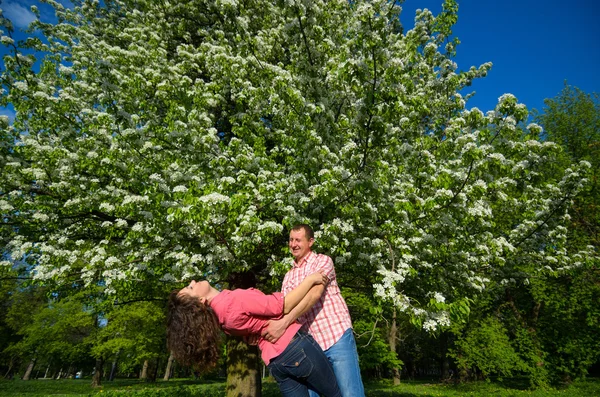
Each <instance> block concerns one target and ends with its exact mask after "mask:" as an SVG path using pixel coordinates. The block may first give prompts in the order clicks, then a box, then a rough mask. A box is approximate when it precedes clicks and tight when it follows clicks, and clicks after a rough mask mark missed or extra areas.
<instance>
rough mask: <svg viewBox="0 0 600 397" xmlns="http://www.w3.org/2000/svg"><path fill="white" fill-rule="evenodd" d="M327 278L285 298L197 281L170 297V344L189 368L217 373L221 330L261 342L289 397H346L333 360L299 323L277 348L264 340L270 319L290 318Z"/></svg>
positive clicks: (309, 280) (316, 277)
mask: <svg viewBox="0 0 600 397" xmlns="http://www.w3.org/2000/svg"><path fill="white" fill-rule="evenodd" d="M327 282H328V280H327V277H326V276H325V275H323V274H322V273H313V274H311V275H310V276H308V277H306V278H305V279H304V281H303V282H302V283H301V284H300V285H299V286H298V287H296V289H294V290H293V291H292V292H290V293H289V294H287V295H286V296H285V297H284V296H283V295H282V294H281V293H278V292H277V293H274V294H272V295H265V294H263V293H262V292H260V291H259V290H256V289H254V288H250V289H235V290H223V291H218V290H216V289H215V288H213V287H212V286H211V285H210V284H209V283H208V282H207V281H201V282H195V281H192V282H191V283H190V284H189V285H188V286H187V287H186V288H183V289H181V290H179V291H173V292H172V293H171V295H170V296H169V313H168V316H167V344H168V346H169V349H170V350H171V351H172V352H173V356H174V357H175V359H176V360H177V361H179V362H180V363H182V364H184V365H196V366H197V365H202V366H203V368H204V369H206V368H211V367H213V366H214V365H215V364H216V363H217V360H218V358H219V349H220V346H219V342H220V334H221V332H220V330H221V329H222V330H223V331H225V333H227V334H230V335H237V336H254V337H258V347H259V348H260V350H261V356H262V359H263V361H264V362H265V364H267V366H268V368H269V370H270V371H271V374H272V375H273V377H274V378H275V380H277V383H278V384H279V388H280V390H281V393H282V394H283V395H284V396H285V397H300V396H302V397H304V396H308V388H309V387H310V388H311V389H313V390H315V391H317V392H319V393H320V394H321V395H324V396H326V397H339V396H341V394H340V391H339V389H338V385H337V383H336V381H335V375H334V373H333V368H332V366H331V364H330V363H329V360H328V359H327V357H326V356H325V354H324V353H323V351H322V350H321V348H320V347H319V345H318V344H317V343H316V342H315V341H314V339H313V338H312V337H311V336H310V335H308V334H307V333H305V332H303V331H300V327H301V325H300V324H299V323H294V324H291V325H290V326H289V327H288V328H287V330H286V331H285V333H284V334H283V336H282V337H281V338H279V340H277V341H276V342H275V343H271V342H268V341H267V340H265V339H264V338H263V337H262V336H261V335H260V334H261V330H262V328H263V327H265V326H266V324H267V322H268V321H269V320H270V319H277V318H279V317H281V316H282V315H283V314H287V313H289V312H290V310H292V309H293V308H294V307H296V305H297V304H298V303H299V302H300V301H301V300H302V298H304V296H305V295H306V294H307V293H308V291H309V290H310V289H311V288H312V287H313V286H314V285H317V284H326V283H327Z"/></svg>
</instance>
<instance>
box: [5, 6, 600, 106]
mask: <svg viewBox="0 0 600 397" xmlns="http://www.w3.org/2000/svg"><path fill="white" fill-rule="evenodd" d="M61 2H62V3H63V4H69V1H68V0H61ZM442 3H443V0H406V1H405V3H404V5H403V13H402V16H401V21H402V23H403V25H404V26H405V28H406V29H410V28H412V27H413V26H414V15H415V10H416V9H417V8H421V9H423V8H428V9H430V10H431V11H432V12H433V13H434V14H436V15H437V14H438V13H439V12H440V11H441V9H442ZM458 3H459V11H458V23H457V25H456V26H455V28H454V34H455V35H456V36H457V37H458V38H459V39H460V41H461V45H460V46H459V47H458V50H457V57H456V62H457V63H458V66H459V69H461V70H466V69H468V68H469V67H471V66H472V65H475V66H479V65H481V64H482V63H485V62H492V63H493V64H494V66H493V68H492V70H491V72H490V73H489V74H488V76H487V77H486V78H484V79H479V80H477V81H475V82H474V84H473V85H472V87H471V88H472V90H474V91H475V92H476V95H475V96H474V97H473V98H471V99H470V100H469V102H468V103H467V107H469V108H470V107H478V108H480V109H481V110H483V111H487V110H490V109H493V108H494V106H495V105H496V102H497V100H498V98H499V97H500V96H501V95H502V94H504V93H512V94H514V95H515V96H516V97H517V98H518V99H519V101H520V102H522V103H525V104H526V105H527V106H528V107H529V108H530V109H532V108H537V109H539V110H541V109H542V107H543V106H544V103H543V101H544V99H545V98H552V97H555V96H556V95H558V93H559V92H560V91H561V89H562V88H563V84H564V81H565V80H567V82H568V83H569V84H570V85H574V86H577V87H579V88H581V89H582V90H584V91H586V92H600V23H599V22H598V21H600V0H570V1H564V0H563V1H559V0H543V1H542V0H458ZM32 4H36V5H38V8H39V9H40V11H41V13H42V19H43V20H44V19H45V20H48V18H49V15H50V14H47V13H48V12H49V11H50V10H49V7H48V6H46V5H40V4H39V3H38V2H37V1H32V0H3V1H2V4H1V5H0V7H1V8H2V9H3V11H4V14H5V16H7V17H9V18H10V19H11V20H12V21H13V23H14V24H15V27H16V29H17V30H19V29H20V28H24V27H25V26H26V25H27V24H28V23H29V22H31V21H32V20H33V18H34V16H33V14H32V13H31V12H30V11H29V7H30V6H31V5H32ZM22 37H23V35H22V34H20V35H17V36H16V38H17V39H18V38H22ZM2 52H4V50H3V49H2V50H0V53H2ZM0 114H8V115H9V116H12V115H13V114H12V111H10V110H8V109H0Z"/></svg>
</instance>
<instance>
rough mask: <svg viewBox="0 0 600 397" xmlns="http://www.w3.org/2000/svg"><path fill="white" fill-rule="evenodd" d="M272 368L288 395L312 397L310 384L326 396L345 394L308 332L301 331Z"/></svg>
mask: <svg viewBox="0 0 600 397" xmlns="http://www.w3.org/2000/svg"><path fill="white" fill-rule="evenodd" d="M268 368H269V370H270V371H271V375H273V377H274V378H275V380H276V381H277V383H278V384H279V389H280V390H281V394H283V396H284V397H308V387H311V388H313V389H315V390H317V391H318V392H319V393H320V394H321V395H323V396H326V397H341V393H340V389H339V388H338V386H337V383H336V382H335V374H334V373H333V368H332V367H331V364H330V363H329V361H328V360H327V357H325V354H323V350H321V348H320V347H319V345H318V344H317V342H315V340H314V339H313V337H312V336H310V335H308V334H307V333H305V332H302V331H299V332H298V333H297V334H296V335H295V336H294V338H293V339H292V341H291V342H290V344H289V345H288V346H287V347H286V348H285V350H284V351H283V353H281V354H280V355H279V356H277V357H275V358H274V359H273V360H271V362H270V363H269V366H268Z"/></svg>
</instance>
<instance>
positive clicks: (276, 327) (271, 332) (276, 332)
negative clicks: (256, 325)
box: [261, 318, 288, 343]
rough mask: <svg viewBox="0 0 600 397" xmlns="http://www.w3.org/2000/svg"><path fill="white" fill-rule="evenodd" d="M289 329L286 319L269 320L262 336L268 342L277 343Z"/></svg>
mask: <svg viewBox="0 0 600 397" xmlns="http://www.w3.org/2000/svg"><path fill="white" fill-rule="evenodd" d="M287 327H288V322H287V321H286V319H284V318H282V319H280V320H269V322H268V323H267V326H266V327H265V328H263V330H262V332H261V335H262V336H263V338H265V339H266V340H267V341H268V342H271V343H275V342H277V341H278V340H279V338H281V335H283V333H284V332H285V330H286V329H287Z"/></svg>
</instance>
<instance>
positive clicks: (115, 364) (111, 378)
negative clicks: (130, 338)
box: [108, 350, 121, 381]
mask: <svg viewBox="0 0 600 397" xmlns="http://www.w3.org/2000/svg"><path fill="white" fill-rule="evenodd" d="M120 353H121V350H117V354H115V359H114V360H113V363H112V367H111V368H110V376H109V377H108V380H109V381H112V380H113V379H115V371H116V369H117V360H118V359H119V354H120Z"/></svg>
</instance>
